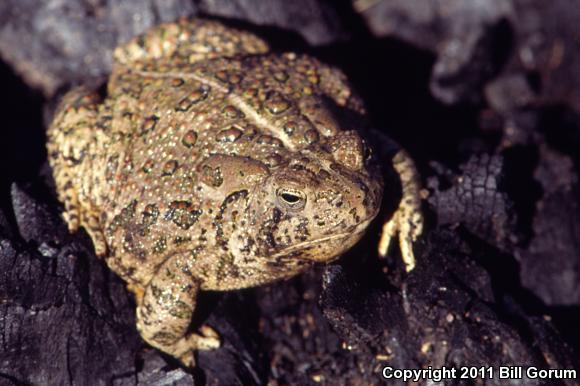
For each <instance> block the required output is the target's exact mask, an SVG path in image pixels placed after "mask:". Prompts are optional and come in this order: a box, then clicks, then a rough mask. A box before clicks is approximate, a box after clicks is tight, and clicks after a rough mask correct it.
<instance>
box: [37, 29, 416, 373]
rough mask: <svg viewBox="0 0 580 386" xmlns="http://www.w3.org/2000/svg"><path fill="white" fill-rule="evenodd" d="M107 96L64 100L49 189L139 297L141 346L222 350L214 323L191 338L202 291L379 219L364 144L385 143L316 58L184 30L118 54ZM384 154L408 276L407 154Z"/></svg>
mask: <svg viewBox="0 0 580 386" xmlns="http://www.w3.org/2000/svg"><path fill="white" fill-rule="evenodd" d="M107 86H108V87H107V92H106V95H103V94H102V93H99V92H97V91H96V90H90V89H88V88H85V87H80V88H77V89H74V90H72V91H70V92H69V93H68V94H67V95H66V96H65V97H64V98H63V100H62V102H61V104H60V106H59V108H58V110H57V112H56V115H55V118H54V121H53V123H52V124H51V126H50V128H49V131H48V139H49V142H48V150H49V161H50V164H51V166H52V168H53V171H54V177H55V182H56V187H57V193H58V196H59V199H60V200H61V201H62V202H63V203H64V209H65V211H64V218H65V220H66V222H67V223H68V225H69V229H70V230H71V231H76V230H77V229H78V228H79V227H81V226H82V227H83V228H84V229H85V230H86V231H87V232H88V234H89V235H90V236H91V238H92V240H93V243H94V245H95V250H96V253H97V254H98V255H101V256H103V257H104V258H105V261H106V262H107V264H108V266H109V267H110V268H111V269H112V270H113V271H115V272H116V273H117V274H118V275H119V276H120V277H122V278H123V279H124V280H125V281H126V282H127V283H128V285H129V288H130V289H131V290H132V291H133V292H134V293H135V295H136V301H137V327H138V329H139V331H140V333H141V335H142V336H143V338H144V339H145V340H146V341H147V342H148V343H150V344H151V345H152V346H154V347H156V348H158V349H160V350H162V351H164V352H166V353H168V354H171V355H173V356H175V357H176V358H179V359H180V360H181V361H182V362H183V363H184V364H185V365H188V366H192V365H194V359H193V358H194V352H195V350H198V349H202V350H204V349H212V348H216V347H218V346H219V338H218V336H217V334H216V333H215V332H214V331H213V330H212V329H211V328H209V327H207V326H202V327H201V328H200V329H199V330H198V332H189V331H188V327H189V324H190V320H191V316H192V313H193V310H194V309H195V305H196V299H197V294H198V291H200V290H230V289H236V288H243V287H249V286H255V285H259V284H264V283H269V282H272V281H275V280H279V279H283V278H288V277H291V276H293V275H296V274H298V273H300V272H302V271H304V270H305V269H307V268H308V267H310V266H311V265H312V263H314V262H328V261H331V260H333V259H335V258H336V257H338V256H339V255H340V254H342V253H344V252H345V251H346V250H348V249H349V248H350V247H351V246H352V245H354V244H355V243H356V242H357V241H358V240H359V239H360V238H361V237H362V235H363V233H364V230H365V229H366V228H367V226H368V224H369V223H370V222H371V220H372V219H373V218H374V217H375V216H376V215H377V213H378V211H379V207H380V203H381V199H382V195H383V177H382V173H381V169H380V168H379V165H378V164H379V162H378V158H377V157H376V156H375V155H373V154H372V152H371V151H370V147H369V146H368V144H367V143H366V142H365V140H364V138H365V137H367V136H368V135H374V136H378V137H377V138H379V137H380V136H379V135H378V134H377V133H376V132H374V134H372V133H373V132H372V131H371V130H370V129H369V124H368V121H367V120H366V118H365V110H364V108H363V104H362V102H361V100H360V98H359V97H358V96H357V95H356V94H354V93H353V91H352V89H351V88H350V86H349V84H348V82H347V80H346V78H345V76H344V75H343V74H342V73H341V72H340V71H338V70H336V69H334V68H332V67H330V66H327V65H325V64H323V63H320V62H319V61H318V60H316V59H314V58H312V57H310V56H307V55H300V54H295V53H282V54H277V53H271V52H269V49H268V46H267V44H266V43H265V42H264V41H263V40H261V39H260V38H258V37H257V36H255V35H253V34H251V33H248V32H245V31H241V30H237V29H233V28H229V27H226V26H224V25H223V24H221V23H218V22H215V21H207V20H199V19H197V20H182V21H179V22H175V23H168V24H163V25H160V26H158V27H155V28H153V29H151V30H149V31H148V32H146V33H145V34H144V35H142V36H140V37H139V38H136V39H134V40H132V41H130V42H129V43H127V44H125V45H123V46H120V47H119V48H117V49H116V50H115V53H114V65H113V71H112V74H111V77H110V79H109V82H108V85H107ZM380 138H382V140H386V139H384V138H383V137H380ZM383 147H384V146H381V148H383ZM383 150H384V149H383ZM389 154H390V155H389ZM389 154H387V155H389V156H390V158H392V160H393V168H394V170H395V171H397V172H398V173H399V175H400V176H401V185H402V191H403V198H402V200H401V204H400V205H399V209H398V210H397V211H396V212H395V214H394V216H393V218H392V219H391V220H390V221H389V222H388V223H387V225H385V232H384V238H383V241H382V244H381V246H382V249H383V252H384V251H386V246H388V242H389V241H390V239H391V237H393V236H395V235H396V234H397V233H398V234H399V240H400V242H401V250H402V254H403V257H404V259H405V262H406V263H407V266H408V267H412V265H413V264H414V257H413V251H412V242H413V241H414V240H415V238H416V237H417V236H418V235H419V234H420V232H421V225H422V216H421V214H420V212H419V203H420V202H419V199H418V179H417V175H416V172H415V169H414V167H413V164H412V162H411V161H410V159H409V158H408V157H407V156H405V153H404V152H402V151H397V150H394V151H391V152H390V153H389ZM395 154H396V156H394V157H393V155H395ZM379 155H380V154H379Z"/></svg>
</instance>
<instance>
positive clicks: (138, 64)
mask: <svg viewBox="0 0 580 386" xmlns="http://www.w3.org/2000/svg"><path fill="white" fill-rule="evenodd" d="M266 51H268V45H267V44H266V42H265V41H264V40H262V39H261V38H259V37H257V36H256V35H254V34H252V33H250V32H247V31H243V30H238V29H235V28H231V27H228V26H225V25H224V24H222V23H219V22H217V21H212V20H205V19H200V18H196V19H181V20H178V21H175V22H170V23H163V24H159V25H158V26H155V27H153V28H151V29H149V30H148V31H147V32H145V33H144V34H142V35H140V36H138V37H136V38H134V39H132V40H130V41H129V42H127V43H126V44H124V45H121V46H119V47H118V48H117V49H115V52H114V54H113V58H114V63H115V65H122V66H126V67H130V68H131V69H132V70H143V69H146V68H145V67H146V64H147V63H153V62H154V63H155V64H156V66H155V67H156V71H161V72H164V71H170V70H175V69H176V68H181V70H183V67H182V66H183V65H187V64H191V63H195V62H199V61H202V60H208V59H214V58H218V57H230V56H234V55H238V54H244V55H253V54H260V53H264V52H266ZM160 63H164V66H161V65H160ZM142 66H145V67H142ZM163 68H165V69H163Z"/></svg>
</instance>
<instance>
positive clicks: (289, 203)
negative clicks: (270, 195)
mask: <svg viewBox="0 0 580 386" xmlns="http://www.w3.org/2000/svg"><path fill="white" fill-rule="evenodd" d="M276 196H277V197H278V203H279V204H280V205H281V206H282V207H283V208H286V209H290V210H300V209H302V208H304V205H306V195H305V194H304V193H302V192H300V191H298V190H294V189H283V188H281V189H278V190H277V191H276Z"/></svg>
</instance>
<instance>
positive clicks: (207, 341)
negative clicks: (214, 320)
mask: <svg viewBox="0 0 580 386" xmlns="http://www.w3.org/2000/svg"><path fill="white" fill-rule="evenodd" d="M219 347H220V338H219V335H218V333H217V332H216V331H215V330H214V329H213V328H211V327H210V326H208V325H205V324H204V325H202V326H201V327H200V328H199V333H191V334H189V335H187V336H186V337H184V338H182V339H180V340H179V341H177V342H176V343H175V344H174V345H173V347H169V348H167V349H166V350H167V351H166V352H167V353H169V354H171V355H173V356H174V357H176V358H178V359H179V360H180V361H181V363H183V365H184V366H187V367H195V351H196V350H215V349H217V348H219Z"/></svg>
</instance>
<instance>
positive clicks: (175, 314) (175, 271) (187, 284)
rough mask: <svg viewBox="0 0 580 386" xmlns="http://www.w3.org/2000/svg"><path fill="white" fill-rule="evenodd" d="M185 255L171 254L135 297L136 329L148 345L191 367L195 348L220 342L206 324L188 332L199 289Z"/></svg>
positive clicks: (193, 361) (215, 344) (207, 346)
mask: <svg viewBox="0 0 580 386" xmlns="http://www.w3.org/2000/svg"><path fill="white" fill-rule="evenodd" d="M186 259H187V257H184V256H181V255H173V256H171V257H170V258H169V259H167V260H166V261H165V262H164V263H163V264H162V265H161V266H160V267H159V269H158V270H157V273H156V274H155V276H154V277H153V279H152V280H151V281H150V282H149V284H148V285H147V288H146V289H145V293H144V295H143V296H142V298H140V297H139V296H137V303H138V304H137V329H138V330H139V332H140V333H141V336H142V337H143V339H145V341H146V342H147V343H149V344H150V345H151V346H153V347H155V348H157V349H159V350H161V351H163V352H165V353H167V354H169V355H171V356H174V357H176V358H178V359H179V360H180V361H181V362H182V363H183V364H184V365H186V366H190V367H193V366H195V360H194V351H195V350H211V349H215V348H218V347H219V345H220V341H219V337H218V335H217V333H216V332H215V331H214V330H213V329H212V328H210V327H208V326H202V327H201V328H200V332H201V334H198V333H188V332H187V330H188V327H189V324H190V322H191V316H192V314H193V310H194V309H195V302H196V298H197V294H198V291H199V283H198V282H197V281H196V280H195V278H193V277H192V276H191V274H190V273H189V270H188V269H187V261H186Z"/></svg>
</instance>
